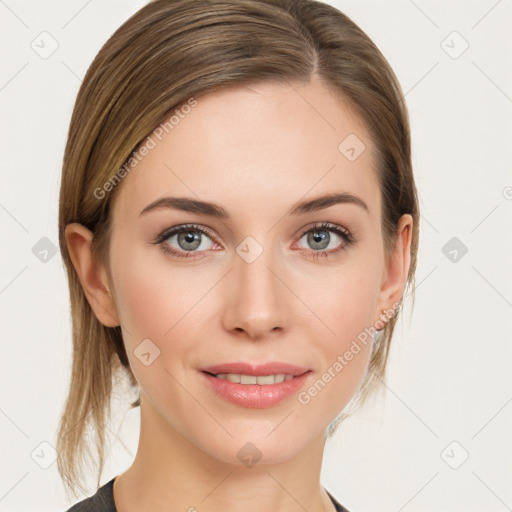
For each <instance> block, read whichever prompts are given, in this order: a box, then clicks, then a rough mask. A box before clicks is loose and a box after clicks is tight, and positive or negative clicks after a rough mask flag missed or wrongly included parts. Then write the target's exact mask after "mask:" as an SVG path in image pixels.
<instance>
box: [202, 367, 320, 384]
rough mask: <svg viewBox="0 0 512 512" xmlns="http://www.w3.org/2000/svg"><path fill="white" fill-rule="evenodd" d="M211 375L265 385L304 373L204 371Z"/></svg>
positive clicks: (242, 382)
mask: <svg viewBox="0 0 512 512" xmlns="http://www.w3.org/2000/svg"><path fill="white" fill-rule="evenodd" d="M309 371H311V370H307V371H305V372H304V373H308V372H309ZM204 373H207V374H208V375H211V376H212V377H215V378H217V379H224V380H227V381H229V382H234V383H235V384H257V385H260V386H265V385H268V384H278V383H280V382H285V381H288V380H291V379H295V378H297V377H300V376H301V375H304V373H302V374H300V375H292V374H289V373H276V374H270V375H249V374H243V373H211V372H204Z"/></svg>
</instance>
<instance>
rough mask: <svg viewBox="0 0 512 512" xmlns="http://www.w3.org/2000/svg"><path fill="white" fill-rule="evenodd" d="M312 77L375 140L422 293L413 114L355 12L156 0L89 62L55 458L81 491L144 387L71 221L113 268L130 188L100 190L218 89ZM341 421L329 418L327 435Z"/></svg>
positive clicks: (389, 238) (76, 160)
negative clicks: (117, 215) (98, 312)
mask: <svg viewBox="0 0 512 512" xmlns="http://www.w3.org/2000/svg"><path fill="white" fill-rule="evenodd" d="M313 74H315V75H318V76H319V77H320V78H321V79H322V81H323V83H324V84H325V85H326V86H328V87H329V88H330V90H332V91H333V92H334V93H336V94H338V95H339V97H340V98H343V99H344V100H345V101H346V102H348V104H349V105H350V106H351V107H352V108H353V109H355V111H356V112H357V113H358V114H359V116H360V117H361V119H362V120H363V121H364V123H365V125H366V127H367V129H368V131H369V133H370V135H371V139H372V143H373V144H374V147H375V148H376V155H377V160H378V161H377V162H376V169H377V174H378V178H379V183H380V188H381V192H382V219H383V221H382V233H383V239H384V242H385V247H386V254H389V251H390V250H391V248H392V247H393V241H394V237H395V235H396V229H397V224H398V221H399V219H400V217H401V215H403V214H404V213H409V214H411V215H412V217H413V233H412V246H411V265H410V268H409V274H408V277H407V286H409V287H412V292H414V274H415V269H416V255H417V247H418V237H419V230H418V220H419V211H418V200H417V193H416V188H415V184H414V178H413V174H412V164H411V154H410V153H411V149H410V129H409V121H408V113H407V109H406V105H405V101H404V97H403V93H402V90H401V88H400V85H399V83H398V80H397V79H396V76H395V74H394V73H393V71H392V69H391V68H390V66H389V64H388V62H387V61H386V59H385V58H384V57H383V55H382V54H381V52H380V51H379V50H378V48H377V47H376V46H375V45H374V43H373V42H372V41H371V40H370V39H369V38H368V36H367V35H366V34H365V33H364V32H363V31H362V30H361V29H360V28H359V27H358V26H357V25H356V24H354V22H352V21H351V20H350V19H349V18H348V17H347V16H346V15H344V14H343V13H341V12H340V11H338V10H337V9H335V8H334V7H331V6H329V5H326V4H323V3H321V2H319V1H315V0H155V1H152V2H150V3H149V4H148V5H146V6H145V7H143V8H142V9H140V10H139V11H138V12H136V13H135V14H134V15H133V16H132V17H131V18H130V19H128V20H127V21H126V22H125V23H124V24H123V25H122V26H121V27H120V28H119V29H118V30H117V31H116V32H115V33H114V34H113V35H112V36H111V37H110V38H109V40H108V41H107V42H106V43H105V45H104V46H103V47H102V48H101V50H100V51H99V53H98V54H97V56H96V57H95V59H94V60H93V62H92V64H91V66H90V67H89V69H88V71H87V73H86V75H85V77H84V80H83V83H82V85H81V87H80V90H79V92H78V95H77V99H76V103H75V107H74V110H73V114H72V118H71V122H70V127H69V133H68V138H67V143H66V148H65V154H64V159H63V169H62V181H61V189H60V204H59V242H60V250H61V253H62V257H63V260H64V263H65V265H66V269H67V274H68V279H69V288H70V300H71V319H72V333H73V363H72V375H71V383H70V388H69V393H68V397H67V400H66V403H65V406H64V409H63V413H62V417H61V421H60V425H59V432H58V438H57V452H58V458H57V463H58V470H59V473H60V475H61V477H62V478H63V480H64V482H65V484H66V485H67V486H68V488H70V489H71V490H73V492H74V493H75V495H76V488H77V487H78V488H80V489H81V490H82V491H86V490H85V489H84V487H83V486H82V485H81V481H82V477H83V469H82V466H83V464H84V462H85V461H86V459H87V457H89V459H90V460H92V458H93V454H92V452H91V450H90V447H89V446H88V444H87V439H86V433H87V429H88V428H89V427H91V428H92V431H93V432H94V434H95V436H96V437H95V443H94V446H95V448H96V451H97V453H98V456H99V461H98V464H96V465H95V467H96V469H97V477H98V486H99V485H100V476H101V473H102V470H103V466H104V461H105V456H104V449H105V428H106V418H107V414H108V413H109V412H110V407H111V394H112V382H113V379H114V378H116V377H119V376H120V377H122V376H123V374H126V375H127V376H128V380H129V382H130V384H131V385H132V386H133V387H134V388H135V387H136V385H137V383H136V380H135V378H134V376H133V373H132V372H131V370H130V367H129V363H128V359H127V356H126V352H125V347H124V344H123V339H122V335H121V330H120V328H119V327H114V328H111V327H110V328H109V327H105V326H104V325H102V324H101V323H100V322H99V321H98V320H97V318H96V317H95V315H94V313H93V311H92V309H91V307H90V305H89V303H88V301H87V299H86V297H85V295H84V292H83V290H82V287H81V285H80V282H79V280H78V276H77V274H76V272H75V269H74V267H73V265H72V262H71V260H70V255H69V252H68V248H67V245H66V241H65V238H64V230H65V227H66V225H67V224H69V223H72V222H79V223H81V224H83V225H84V226H85V227H87V228H88V229H90V230H91V231H92V232H93V233H94V243H93V247H94V249H95V255H96V257H97V258H98V259H99V261H102V262H104V263H107V260H108V258H107V255H108V243H109V229H110V216H109V210H110V206H111V204H112V198H113V197H114V193H116V191H118V189H119V188H120V186H117V187H115V188H113V190H112V191H111V192H109V193H106V194H103V193H102V197H101V198H98V194H97V193H95V191H97V190H99V189H103V187H104V184H105V183H106V182H108V181H109V180H111V179H112V176H113V175H114V174H115V173H116V171H118V170H119V169H121V168H122V167H123V166H124V164H125V163H126V162H127V160H128V159H129V158H130V156H132V155H133V154H134V151H135V150H136V149H137V147H138V146H139V145H140V144H141V143H142V142H143V141H144V140H145V139H146V137H147V136H148V135H149V134H150V133H151V132H152V131H153V130H154V129H155V128H156V127H157V126H158V125H159V124H160V123H161V122H162V121H163V120H164V119H166V118H167V117H168V116H169V115H170V113H171V112H172V111H173V109H176V107H178V106H179V105H182V104H184V103H185V102H186V101H187V100H189V99H190V98H191V97H198V96H200V95H201V94H205V93H208V92H211V91H214V90H217V89H221V88H226V87H229V86H238V85H243V84H250V83H254V82H257V81H266V82H269V81H271V82H275V83H278V82H281V83H307V82H309V81H310V79H311V77H312V75H313ZM340 142H341V141H340ZM413 300H414V294H413ZM396 320H397V316H394V317H392V318H391V319H390V320H389V321H388V322H387V324H386V326H385V327H384V329H383V330H382V331H381V332H380V335H379V336H377V337H376V338H375V342H374V347H373V350H372V355H371V360H370V363H369V368H368V372H367V374H366V376H365V378H364V380H363V382H362V383H361V386H360V387H359V390H358V392H357V396H355V397H354V399H353V400H352V402H354V403H356V402H357V404H359V405H362V404H363V403H365V401H366V399H367V397H368V396H369V395H370V392H373V391H374V390H376V389H377V388H378V387H379V386H378V384H379V383H380V382H381V381H382V379H383V378H384V374H385V368H386V361H387V355H388V351H389V346H390V343H391V338H392V335H393V331H394V327H395V323H396ZM352 402H351V405H352ZM137 405H139V401H137V402H135V403H133V404H132V407H134V406H137ZM346 415H347V413H346V411H344V416H343V417H346ZM341 418H342V416H340V417H338V418H337V421H335V422H333V424H331V426H330V428H329V435H332V433H333V432H334V430H335V428H336V427H337V425H338V424H339V422H340V421H341Z"/></svg>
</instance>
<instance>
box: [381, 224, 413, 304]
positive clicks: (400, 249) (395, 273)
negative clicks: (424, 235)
mask: <svg viewBox="0 0 512 512" xmlns="http://www.w3.org/2000/svg"><path fill="white" fill-rule="evenodd" d="M412 228H413V218H412V216H411V215H410V214H404V215H402V217H401V218H400V221H399V223H398V227H397V234H396V240H395V247H394V250H393V253H392V254H391V255H390V256H389V259H388V261H387V262H386V268H385V272H384V278H383V282H382V285H381V290H380V294H379V304H378V306H379V310H390V309H396V308H394V305H396V304H398V303H399V302H401V300H402V296H403V293H404V289H405V284H406V281H407V276H408V274H409V268H410V265H411V241H412Z"/></svg>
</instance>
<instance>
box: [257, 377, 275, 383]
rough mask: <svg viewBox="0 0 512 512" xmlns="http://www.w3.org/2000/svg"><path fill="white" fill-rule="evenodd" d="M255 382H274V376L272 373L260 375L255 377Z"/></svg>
mask: <svg viewBox="0 0 512 512" xmlns="http://www.w3.org/2000/svg"><path fill="white" fill-rule="evenodd" d="M257 382H258V384H274V376H273V375H260V376H259V377H258V378H257ZM276 382H277V381H276Z"/></svg>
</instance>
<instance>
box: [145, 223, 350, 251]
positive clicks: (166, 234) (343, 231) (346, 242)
mask: <svg viewBox="0 0 512 512" xmlns="http://www.w3.org/2000/svg"><path fill="white" fill-rule="evenodd" d="M187 230H193V231H198V232H200V233H202V234H203V235H206V236H207V237H208V238H209V239H210V240H211V241H212V242H213V243H215V244H217V245H221V244H219V243H218V242H217V241H216V235H215V234H214V233H213V230H211V229H210V228H207V227H206V226H201V225H198V224H193V223H187V224H179V225H175V226H172V227H170V228H167V229H165V230H164V231H162V232H161V233H160V234H159V235H157V236H156V237H155V239H154V240H153V241H152V243H153V244H155V245H160V246H161V247H162V249H164V252H169V253H172V255H173V256H177V257H184V258H187V257H188V258H192V259H198V258H201V257H204V256H193V254H198V255H199V254H203V253H205V252H207V251H190V252H189V254H191V255H190V256H187V255H186V253H187V251H182V250H176V249H174V248H169V247H165V248H164V244H163V242H165V241H166V240H167V239H168V238H170V237H171V236H174V235H176V234H179V233H181V232H183V231H187ZM314 230H317V231H323V230H325V231H331V232H334V233H336V234H338V236H340V237H341V238H342V240H343V243H342V244H341V246H340V247H338V248H336V249H331V250H329V251H324V250H322V251H313V250H310V251H307V252H311V253H312V254H313V257H318V256H319V255H323V256H329V255H332V254H334V253H336V252H338V251H341V250H343V249H346V248H347V247H350V246H351V245H353V244H354V243H355V238H354V236H353V233H351V232H350V231H349V230H348V229H347V228H345V227H343V226H340V225H338V224H334V223H331V222H326V221H323V222H318V221H317V222H313V223H311V224H309V225H307V226H305V227H303V228H301V229H300V230H299V231H298V232H296V234H295V235H294V238H297V234H298V233H300V236H298V238H297V241H296V242H294V244H295V243H297V242H298V241H299V240H300V239H301V238H302V237H303V236H304V235H306V234H307V233H309V232H311V231H314ZM315 255H316V256H315Z"/></svg>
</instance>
